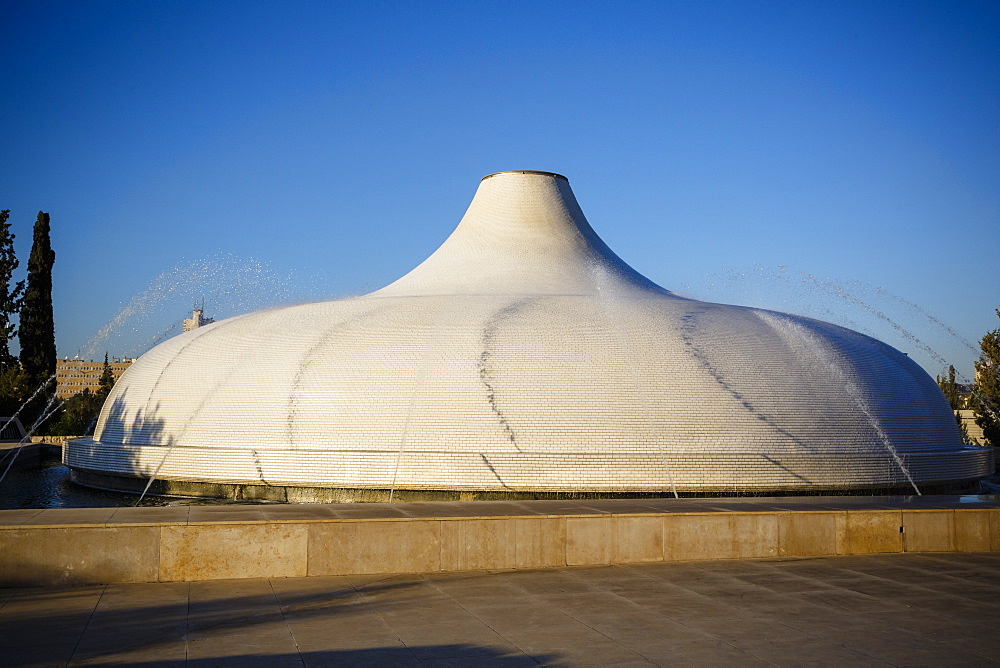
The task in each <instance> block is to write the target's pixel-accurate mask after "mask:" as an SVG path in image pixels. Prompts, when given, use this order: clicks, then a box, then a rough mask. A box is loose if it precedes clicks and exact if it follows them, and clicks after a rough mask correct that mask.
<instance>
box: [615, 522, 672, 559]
mask: <svg viewBox="0 0 1000 668" xmlns="http://www.w3.org/2000/svg"><path fill="white" fill-rule="evenodd" d="M611 527H612V543H611V560H612V562H613V563H616V564H638V563H643V562H647V561H663V517H662V516H660V515H657V516H651V517H612V518H611Z"/></svg>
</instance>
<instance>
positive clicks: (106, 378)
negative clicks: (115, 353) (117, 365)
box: [97, 353, 115, 401]
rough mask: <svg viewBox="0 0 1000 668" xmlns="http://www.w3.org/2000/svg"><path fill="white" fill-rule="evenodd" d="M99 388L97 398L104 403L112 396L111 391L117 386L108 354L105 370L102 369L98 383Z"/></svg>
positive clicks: (105, 359)
mask: <svg viewBox="0 0 1000 668" xmlns="http://www.w3.org/2000/svg"><path fill="white" fill-rule="evenodd" d="M97 382H98V385H99V388H98V390H97V396H99V397H100V398H101V401H104V400H105V399H107V398H108V395H109V394H111V389H112V388H113V387H114V386H115V375H114V373H112V371H111V365H110V364H108V354H107V353H104V368H103V369H101V378H100V380H98V381H97Z"/></svg>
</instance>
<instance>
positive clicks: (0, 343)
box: [0, 209, 24, 371]
mask: <svg viewBox="0 0 1000 668" xmlns="http://www.w3.org/2000/svg"><path fill="white" fill-rule="evenodd" d="M9 217H10V209H5V210H3V211H0V371H2V370H4V369H7V368H9V367H11V366H13V365H14V364H15V363H17V358H15V357H14V356H13V355H11V354H10V346H9V345H8V342H9V341H10V340H11V339H13V338H14V337H15V336H16V335H17V326H16V325H15V324H14V323H12V322H11V317H12V316H14V315H16V314H17V313H18V311H20V310H21V296H22V294H23V292H24V281H18V282H17V283H15V284H14V285H13V286H11V284H10V279H11V277H12V276H13V275H14V270H15V269H17V267H18V265H19V264H20V263H19V262H18V261H17V256H16V255H15V254H14V235H13V234H11V231H10V223H8V222H7V219H8V218H9Z"/></svg>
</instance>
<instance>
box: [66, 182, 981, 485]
mask: <svg viewBox="0 0 1000 668" xmlns="http://www.w3.org/2000/svg"><path fill="white" fill-rule="evenodd" d="M65 459H66V463H67V464H68V465H69V466H70V467H72V469H73V471H74V476H75V477H76V479H77V480H78V481H80V482H82V483H84V484H90V485H94V486H99V487H108V488H115V489H133V490H134V489H139V490H141V489H143V488H144V487H145V486H146V484H147V481H148V480H149V479H150V477H151V476H155V483H154V484H153V486H152V487H151V488H150V489H151V491H153V492H157V493H186V494H208V495H219V496H232V497H236V498H249V497H264V498H277V499H288V500H330V501H333V500H384V499H389V498H395V499H414V498H490V497H501V496H511V497H545V496H557V495H615V494H629V495H634V494H641V493H650V494H664V495H669V494H673V493H767V492H778V491H781V492H797V491H805V492H819V491H828V490H858V489H900V490H911V491H912V489H913V488H914V486H918V487H923V486H930V485H934V486H940V485H943V484H950V483H956V482H961V481H971V480H975V479H978V478H982V477H984V476H986V475H987V474H989V473H991V472H992V469H993V461H992V454H991V452H990V450H989V449H988V448H969V447H965V446H963V444H962V442H961V438H960V436H959V432H958V429H957V426H956V423H955V420H954V418H953V416H952V413H951V410H950V409H949V407H948V405H947V403H946V402H945V400H944V398H943V396H942V395H941V392H940V391H939V390H938V388H937V385H936V384H935V382H934V381H933V380H932V379H931V378H930V377H929V376H928V375H927V374H926V373H925V372H924V371H923V370H922V369H921V368H920V367H919V366H917V364H916V363H914V362H913V361H911V360H910V359H909V358H908V357H907V356H906V355H904V354H903V353H900V352H899V351H897V350H895V349H894V348H892V347H890V346H888V345H885V344H883V343H881V342H879V341H876V340H875V339H872V338H870V337H867V336H864V335H862V334H859V333H856V332H853V331H850V330H847V329H844V328H842V327H838V326H836V325H831V324H828V323H825V322H819V321H817V320H812V319H809V318H804V317H799V316H794V315H786V314H782V313H775V312H772V311H765V310H760V309H753V308H745V307H739V306H727V305H721V304H711V303H705V302H700V301H694V300H691V299H687V298H684V297H681V296H678V295H675V294H673V293H671V292H669V291H667V290H665V289H663V288H661V287H659V286H657V285H655V284H654V283H652V282H651V281H649V280H648V279H646V278H644V277H643V276H641V275H640V274H638V273H637V272H636V271H635V270H633V269H632V268H631V267H629V266H628V265H627V264H625V263H624V262H623V261H622V260H621V259H620V258H618V256H616V255H615V254H614V253H613V252H612V251H611V250H610V249H609V248H608V247H607V246H606V245H605V244H604V242H603V241H601V239H600V237H598V236H597V234H596V233H595V232H594V230H593V229H592V228H591V226H590V224H589V223H588V222H587V220H586V218H585V217H584V215H583V212H582V211H581V210H580V207H579V205H578V204H577V202H576V199H575V197H574V196H573V193H572V191H571V190H570V186H569V183H568V181H567V180H566V178H565V177H563V176H560V175H558V174H551V173H548V172H534V171H517V172H500V173H498V174H492V175H490V176H487V177H485V178H484V179H483V180H482V182H481V184H480V186H479V190H478V192H477V193H476V196H475V198H474V199H473V201H472V204H471V205H470V207H469V209H468V212H467V213H466V214H465V217H464V218H463V219H462V221H461V223H460V224H459V225H458V228H457V229H456V230H455V231H454V233H452V235H451V236H450V237H449V238H448V239H447V241H445V242H444V244H442V246H441V247H440V248H439V249H438V250H437V251H436V252H435V253H434V254H433V255H431V256H430V257H429V258H428V259H427V260H426V261H424V262H423V263H422V264H421V265H419V266H418V267H417V268H416V269H414V270H413V271H411V272H410V273H409V274H407V275H406V276H404V277H403V278H401V279H399V280H398V281H396V282H395V283H392V284H391V285H389V286H387V287H385V288H383V289H381V290H378V291H376V292H373V293H371V294H368V295H365V296H363V297H356V298H349V299H340V300H335V301H329V302H323V303H315V304H304V305H300V306H292V307H287V308H280V309H274V310H269V311H263V312H258V313H251V314H248V315H244V316H240V317H236V318H230V319H228V320H223V321H220V322H216V323H214V324H210V325H207V326H205V327H201V328H198V329H195V330H193V331H191V332H188V333H185V334H182V335H180V336H177V337H175V338H173V339H170V340H169V341H166V342H165V343H162V344H161V345H159V346H157V347H156V348H154V349H153V350H151V351H150V352H148V353H146V354H145V355H144V356H142V358H141V359H139V360H138V362H136V363H135V364H134V365H133V366H132V367H131V368H130V369H129V370H128V371H127V372H126V373H125V374H124V375H123V376H122V378H121V379H120V380H119V381H118V384H117V385H116V386H115V388H114V391H113V392H112V394H111V396H110V397H109V399H108V401H107V403H106V404H105V406H104V409H103V411H102V412H101V417H100V420H99V422H98V425H97V429H96V432H95V436H94V438H93V439H87V440H78V441H75V442H72V443H71V444H69V445H68V447H67V449H66V455H65Z"/></svg>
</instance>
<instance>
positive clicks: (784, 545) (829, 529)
mask: <svg viewBox="0 0 1000 668" xmlns="http://www.w3.org/2000/svg"><path fill="white" fill-rule="evenodd" d="M837 514H838V513H832V512H795V513H782V514H781V515H779V516H778V553H779V554H780V555H781V556H788V557H805V556H812V555H817V554H836V553H837Z"/></svg>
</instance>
